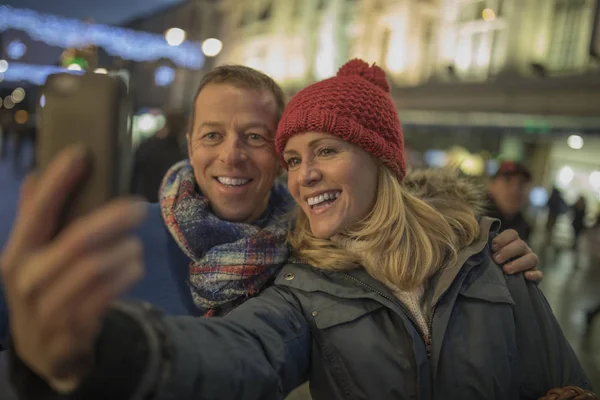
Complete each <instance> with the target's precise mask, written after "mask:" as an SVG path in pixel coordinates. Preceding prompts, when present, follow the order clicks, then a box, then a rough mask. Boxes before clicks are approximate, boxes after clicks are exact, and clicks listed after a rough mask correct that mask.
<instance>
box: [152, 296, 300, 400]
mask: <svg viewBox="0 0 600 400" xmlns="http://www.w3.org/2000/svg"><path fill="white" fill-rule="evenodd" d="M166 322H167V325H166V330H167V333H168V334H167V337H169V338H170V340H171V342H172V343H173V345H174V349H175V352H174V357H173V360H172V364H171V372H170V374H169V376H168V378H167V381H166V383H165V385H164V388H163V390H162V391H161V393H160V394H159V396H158V399H161V400H162V399H165V400H166V399H172V398H177V399H195V398H202V399H206V400H212V399H214V400H217V399H232V400H236V399H237V400H259V399H260V400H263V399H264V400H269V399H273V400H275V399H283V398H284V397H285V396H286V395H287V394H288V393H289V392H290V391H292V390H293V389H295V388H296V387H297V386H299V385H301V384H302V383H304V382H305V381H306V380H307V377H308V371H309V364H310V354H311V335H310V330H309V328H308V324H307V321H306V320H305V318H304V316H303V315H302V313H301V311H300V308H299V305H298V304H297V301H296V299H295V298H294V297H293V296H292V295H291V294H290V293H289V292H288V291H287V290H286V289H282V288H279V287H271V288H269V289H267V290H265V291H264V292H263V293H262V294H261V295H260V296H258V297H256V298H254V299H250V300H249V301H247V302H246V303H244V304H242V305H241V306H239V307H238V308H236V309H234V310H233V311H232V312H231V313H229V314H228V315H227V316H226V317H224V318H191V317H185V318H168V319H167V320H166Z"/></svg>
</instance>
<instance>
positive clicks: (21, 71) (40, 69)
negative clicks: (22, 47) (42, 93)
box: [2, 62, 83, 85]
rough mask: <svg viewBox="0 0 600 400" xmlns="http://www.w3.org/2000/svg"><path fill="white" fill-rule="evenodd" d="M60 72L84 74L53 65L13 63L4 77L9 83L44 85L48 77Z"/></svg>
mask: <svg viewBox="0 0 600 400" xmlns="http://www.w3.org/2000/svg"><path fill="white" fill-rule="evenodd" d="M59 72H68V73H71V74H82V73H83V71H71V70H68V69H66V68H61V67H56V66H53V65H34V64H23V63H17V62H11V63H10V66H9V68H7V70H6V71H5V72H4V74H2V75H3V78H4V80H6V81H7V82H29V83H32V84H34V85H43V84H44V82H46V77H47V76H48V75H50V74H56V73H59Z"/></svg>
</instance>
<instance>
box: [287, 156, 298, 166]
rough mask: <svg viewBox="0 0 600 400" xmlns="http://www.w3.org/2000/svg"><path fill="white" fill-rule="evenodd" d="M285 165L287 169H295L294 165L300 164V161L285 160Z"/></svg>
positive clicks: (293, 159)
mask: <svg viewBox="0 0 600 400" xmlns="http://www.w3.org/2000/svg"><path fill="white" fill-rule="evenodd" d="M286 164H287V165H288V166H289V167H295V166H296V165H298V164H300V159H299V158H298V157H292V158H290V159H288V160H286Z"/></svg>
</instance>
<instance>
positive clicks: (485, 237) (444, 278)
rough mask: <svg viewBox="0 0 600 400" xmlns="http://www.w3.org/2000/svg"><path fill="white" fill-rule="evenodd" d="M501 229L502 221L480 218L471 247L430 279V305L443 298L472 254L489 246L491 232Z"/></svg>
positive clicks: (461, 252) (465, 249) (459, 253)
mask: <svg viewBox="0 0 600 400" xmlns="http://www.w3.org/2000/svg"><path fill="white" fill-rule="evenodd" d="M499 229H500V221H498V220H497V219H492V218H488V217H482V218H481V219H480V220H479V238H478V239H477V240H476V241H475V242H473V243H472V244H471V245H470V246H469V247H466V248H464V249H462V250H461V251H459V252H458V257H457V258H456V263H455V264H454V265H453V266H451V267H449V268H446V269H444V270H443V271H440V272H438V273H437V274H435V275H434V276H433V277H432V278H431V280H430V285H429V287H430V291H429V293H430V296H431V297H430V299H431V300H430V305H431V307H435V305H436V304H437V303H438V301H439V300H440V299H441V298H442V296H443V295H444V293H445V292H446V290H448V288H449V287H450V285H452V282H454V279H455V278H456V276H457V275H458V273H459V272H460V270H461V269H462V268H463V266H464V265H465V264H466V263H467V260H469V259H470V258H471V257H472V256H474V255H475V254H478V253H481V251H483V249H484V248H485V246H487V244H488V241H489V239H490V234H491V233H494V234H495V233H497V232H498V230H499Z"/></svg>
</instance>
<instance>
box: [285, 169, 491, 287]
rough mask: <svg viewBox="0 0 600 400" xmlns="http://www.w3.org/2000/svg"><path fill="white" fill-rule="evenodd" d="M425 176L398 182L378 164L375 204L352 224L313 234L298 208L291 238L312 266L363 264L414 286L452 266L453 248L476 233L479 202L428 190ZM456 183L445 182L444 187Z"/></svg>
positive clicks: (383, 277) (387, 279)
mask: <svg viewBox="0 0 600 400" xmlns="http://www.w3.org/2000/svg"><path fill="white" fill-rule="evenodd" d="M440 173H441V174H442V175H440V176H438V179H446V180H451V179H452V177H455V178H457V175H456V173H455V172H450V171H446V172H440ZM444 174H445V175H444ZM430 175H431V174H430ZM427 179H428V176H427V174H421V175H418V174H417V176H415V177H414V178H408V179H405V180H406V181H407V182H405V183H404V184H401V183H400V182H399V181H398V179H397V178H396V176H395V175H394V173H393V172H392V171H391V170H390V169H389V168H387V167H386V166H384V165H383V164H380V165H379V171H378V187H377V199H376V201H375V205H374V207H373V209H372V210H371V212H370V213H369V214H368V215H367V217H366V218H365V219H364V220H363V221H361V222H360V223H358V226H357V227H356V228H354V229H352V230H350V231H346V232H343V233H342V234H340V235H338V236H336V237H335V238H332V239H318V238H316V237H315V236H314V235H313V234H312V232H311V229H310V224H309V221H308V218H307V217H306V215H305V214H304V213H303V212H302V211H301V210H300V211H298V215H297V220H296V227H295V229H294V230H293V231H292V232H291V233H290V237H289V239H290V243H291V245H292V246H293V247H294V248H295V249H296V252H297V256H298V257H299V258H300V259H302V260H303V261H305V262H307V263H309V264H311V265H314V266H315V267H317V268H320V269H324V270H331V271H343V270H348V269H353V268H356V267H357V266H363V267H364V268H365V269H366V270H367V271H368V272H369V274H371V275H372V276H373V277H374V278H375V279H378V280H380V281H381V282H383V283H385V284H387V285H388V286H391V287H393V288H397V289H400V290H412V289H415V288H416V287H418V286H419V285H421V284H423V282H424V281H425V280H426V279H428V278H430V277H431V276H432V275H433V274H435V273H436V272H437V271H439V270H441V269H443V268H446V267H448V266H452V265H454V264H455V263H456V261H457V254H458V251H459V250H460V249H462V248H464V247H467V246H468V245H469V244H471V243H472V242H474V241H475V239H477V238H478V236H479V223H478V222H477V218H476V213H477V212H478V211H479V208H478V207H479V205H478V204H472V203H471V204H470V203H469V202H468V201H463V200H464V199H462V200H461V199H460V196H455V197H446V198H443V197H442V198H439V197H438V195H439V194H440V193H428V192H427V191H428V190H430V191H431V190H433V191H436V190H437V191H438V192H439V191H440V190H441V189H439V188H435V187H431V188H428V187H426V186H427ZM424 185H425V186H424ZM432 186H435V185H432ZM457 187H458V188H460V185H458V186H457V185H456V184H455V185H450V186H449V188H450V189H447V190H453V191H456V190H457V189H456V188H457ZM471 192H473V191H471ZM428 194H434V196H428ZM417 196H419V197H422V198H419V197H417ZM477 202H478V200H477V201H476V202H475V203H477ZM481 204H483V202H481Z"/></svg>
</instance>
